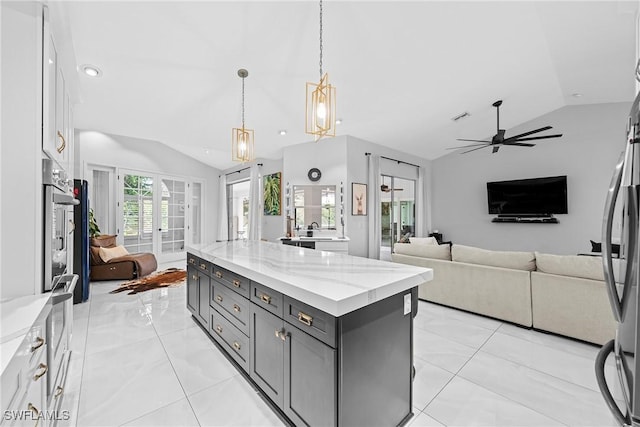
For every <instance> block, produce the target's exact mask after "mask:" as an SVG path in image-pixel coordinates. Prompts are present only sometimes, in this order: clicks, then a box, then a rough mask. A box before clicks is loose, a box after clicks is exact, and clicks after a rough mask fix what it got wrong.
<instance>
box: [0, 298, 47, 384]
mask: <svg viewBox="0 0 640 427" xmlns="http://www.w3.org/2000/svg"><path fill="white" fill-rule="evenodd" d="M49 298H51V292H47V293H44V294H39V295H28V296H24V297H18V298H12V299H8V300H5V301H1V302H0V375H1V374H3V373H4V371H5V369H6V368H7V366H8V365H9V362H11V359H13V357H14V356H15V354H16V352H17V351H18V348H19V347H20V344H22V341H24V338H25V336H26V335H27V333H28V332H29V330H30V329H31V327H32V326H33V324H34V323H35V322H36V320H37V319H38V316H40V313H41V312H42V310H43V309H44V308H45V306H46V305H47V303H48V302H49Z"/></svg>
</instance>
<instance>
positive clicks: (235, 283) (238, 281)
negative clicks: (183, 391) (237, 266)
mask: <svg viewBox="0 0 640 427" xmlns="http://www.w3.org/2000/svg"><path fill="white" fill-rule="evenodd" d="M233 286H235V287H236V288H239V287H240V280H235V279H234V280H233Z"/></svg>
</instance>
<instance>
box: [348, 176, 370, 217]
mask: <svg viewBox="0 0 640 427" xmlns="http://www.w3.org/2000/svg"><path fill="white" fill-rule="evenodd" d="M351 197H352V201H351V215H366V214H367V184H358V183H357V182H353V183H351Z"/></svg>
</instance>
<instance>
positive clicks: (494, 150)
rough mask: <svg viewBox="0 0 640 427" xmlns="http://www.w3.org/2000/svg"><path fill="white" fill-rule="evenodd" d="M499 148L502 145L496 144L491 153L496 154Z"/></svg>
mask: <svg viewBox="0 0 640 427" xmlns="http://www.w3.org/2000/svg"><path fill="white" fill-rule="evenodd" d="M499 149H500V146H499V145H496V146H495V147H493V150H491V154H496V153H497V152H498V150H499Z"/></svg>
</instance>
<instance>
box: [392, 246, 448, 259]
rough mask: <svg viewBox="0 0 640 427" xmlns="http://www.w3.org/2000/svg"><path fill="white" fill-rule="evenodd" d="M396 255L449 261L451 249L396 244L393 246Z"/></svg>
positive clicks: (446, 247)
mask: <svg viewBox="0 0 640 427" xmlns="http://www.w3.org/2000/svg"><path fill="white" fill-rule="evenodd" d="M393 250H394V252H395V253H396V254H400V255H411V256H417V257H422V258H434V259H442V260H446V261H451V247H450V246H449V245H416V244H413V245H412V244H409V243H396V244H395V245H393Z"/></svg>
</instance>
